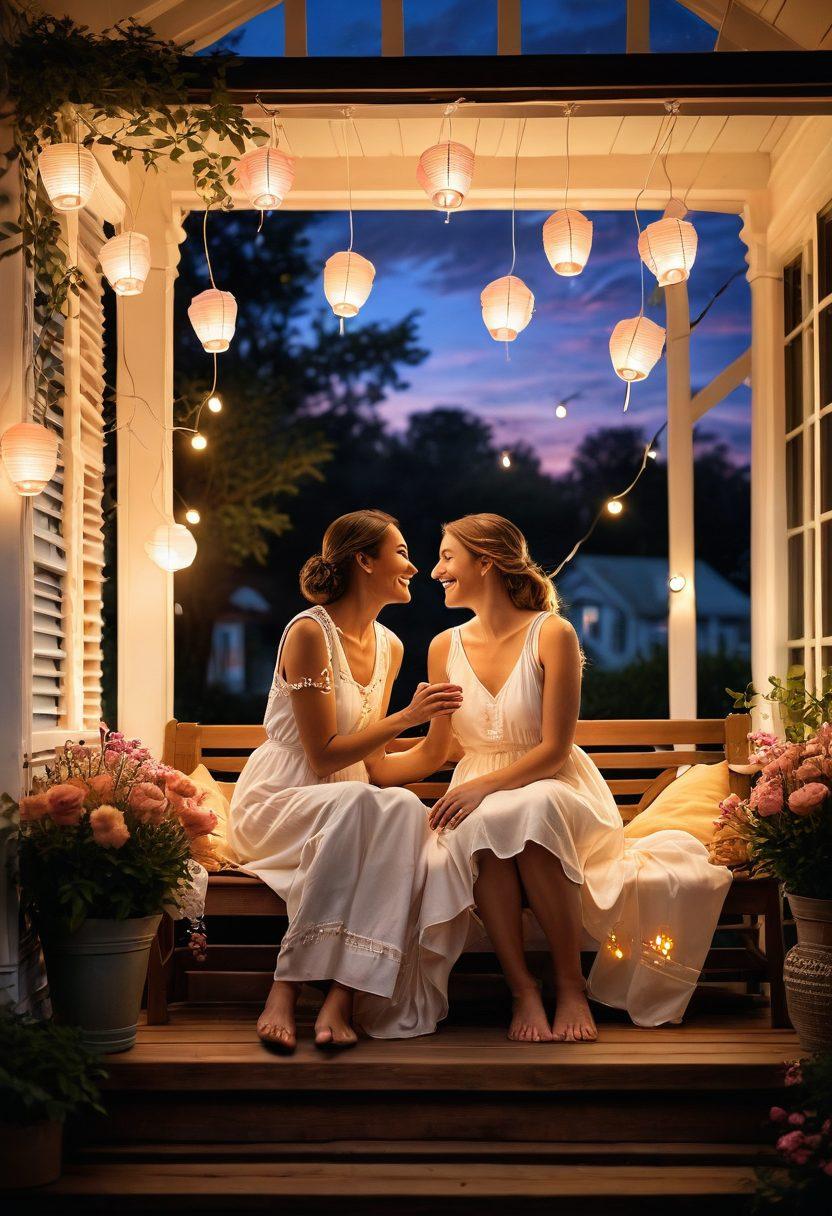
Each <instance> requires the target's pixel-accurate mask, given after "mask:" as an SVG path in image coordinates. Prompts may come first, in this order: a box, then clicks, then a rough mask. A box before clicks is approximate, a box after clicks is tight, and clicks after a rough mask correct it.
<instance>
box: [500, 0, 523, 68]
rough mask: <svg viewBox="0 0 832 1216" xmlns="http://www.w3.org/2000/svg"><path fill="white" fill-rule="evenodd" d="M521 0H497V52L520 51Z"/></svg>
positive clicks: (514, 52) (512, 53) (513, 52)
mask: <svg viewBox="0 0 832 1216" xmlns="http://www.w3.org/2000/svg"><path fill="white" fill-rule="evenodd" d="M521 9H522V0H497V54H498V55H519V54H521V52H522V32H521V30H522V13H521Z"/></svg>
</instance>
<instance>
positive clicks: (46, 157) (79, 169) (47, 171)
mask: <svg viewBox="0 0 832 1216" xmlns="http://www.w3.org/2000/svg"><path fill="white" fill-rule="evenodd" d="M38 169H39V170H40V176H41V180H42V181H43V185H44V188H45V189H46V193H47V194H48V195H49V200H50V202H51V203H52V206H53V207H54V208H55V210H56V211H80V209H81V208H82V207H86V205H87V203H88V202H89V201H90V199H91V198H92V196H93V192H94V190H95V187H96V186H97V185H98V177H99V169H98V162H97V161H96V159H95V157H94V156H93V154H92V152H90V150H89V148H84V147H83V146H82V145H81V144H47V145H46V147H45V148H44V149H43V151H42V152H41V154H40V156H39V157H38Z"/></svg>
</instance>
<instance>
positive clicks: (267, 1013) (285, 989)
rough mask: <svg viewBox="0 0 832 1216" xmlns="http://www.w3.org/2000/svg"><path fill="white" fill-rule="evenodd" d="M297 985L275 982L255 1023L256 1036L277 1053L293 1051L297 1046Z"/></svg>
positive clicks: (298, 987)
mask: <svg viewBox="0 0 832 1216" xmlns="http://www.w3.org/2000/svg"><path fill="white" fill-rule="evenodd" d="M299 990H300V985H299V984H291V983H288V982H287V981H286V980H275V982H274V983H273V984H272V987H271V992H270V993H269V995H268V996H267V998H266V1004H265V1007H264V1009H263V1012H262V1013H261V1014H260V1017H259V1019H258V1021H257V1034H258V1035H259V1037H260V1038H261V1039H262V1041H263V1042H264V1043H268V1044H269V1046H271V1047H276V1048H277V1049H278V1050H279V1051H286V1052H289V1051H294V1050H295V1048H296V1047H297V1045H298V1041H297V1034H296V1031H295V1005H296V1004H297V1000H298V992H299Z"/></svg>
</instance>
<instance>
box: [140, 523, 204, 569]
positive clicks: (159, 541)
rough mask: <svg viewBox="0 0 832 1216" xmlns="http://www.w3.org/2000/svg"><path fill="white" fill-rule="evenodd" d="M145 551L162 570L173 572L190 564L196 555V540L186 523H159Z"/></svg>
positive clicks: (146, 542)
mask: <svg viewBox="0 0 832 1216" xmlns="http://www.w3.org/2000/svg"><path fill="white" fill-rule="evenodd" d="M144 551H145V553H146V554H147V556H148V557H149V558H150V560H151V561H153V562H155V563H156V565H157V566H159V567H160V569H162V570H167V571H168V572H169V573H173V571H174V570H184V569H185V567H186V566H190V564H191V562H192V561H193V560H194V558H195V557H196V541H195V540H194V538H193V536H192V535H191V533H190V532H189V531H188V529H187V528H186V527H185V525H184V524H159V527H158V528H156V529H155V531H154V532H153V535H152V536H151V538H150V540H148V541H145V545H144Z"/></svg>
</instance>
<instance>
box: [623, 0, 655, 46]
mask: <svg viewBox="0 0 832 1216" xmlns="http://www.w3.org/2000/svg"><path fill="white" fill-rule="evenodd" d="M649 50H650V0H627V54H628V55H644V54H646V53H647V52H648V51H649Z"/></svg>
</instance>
